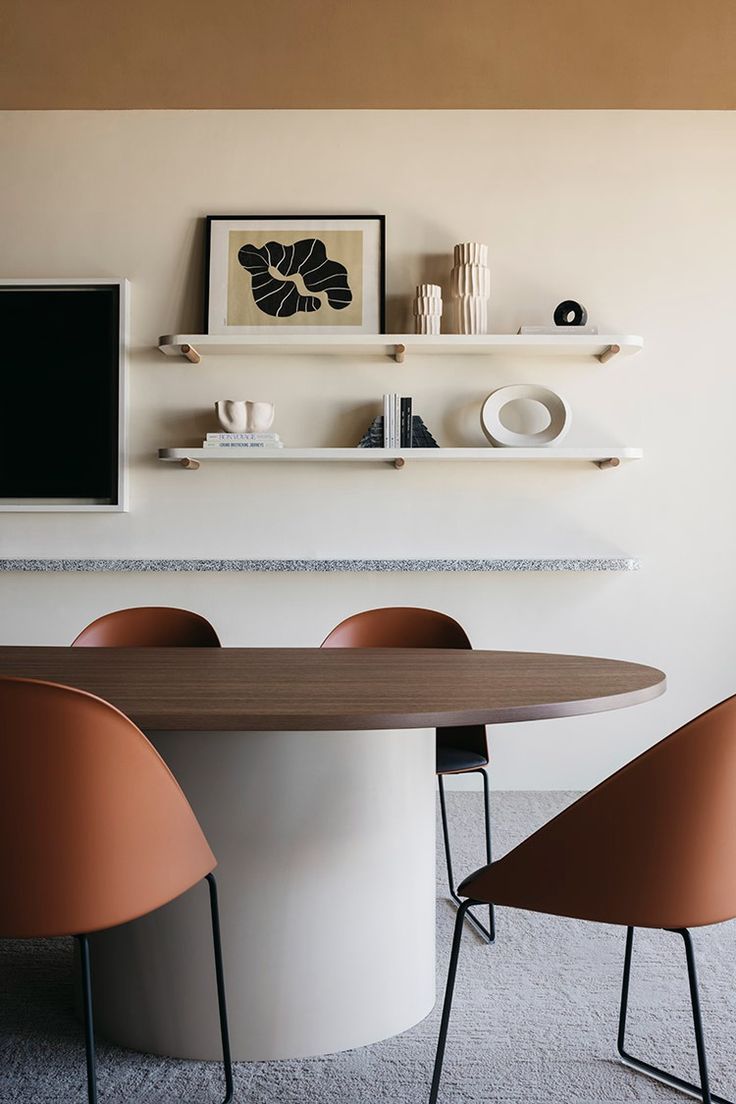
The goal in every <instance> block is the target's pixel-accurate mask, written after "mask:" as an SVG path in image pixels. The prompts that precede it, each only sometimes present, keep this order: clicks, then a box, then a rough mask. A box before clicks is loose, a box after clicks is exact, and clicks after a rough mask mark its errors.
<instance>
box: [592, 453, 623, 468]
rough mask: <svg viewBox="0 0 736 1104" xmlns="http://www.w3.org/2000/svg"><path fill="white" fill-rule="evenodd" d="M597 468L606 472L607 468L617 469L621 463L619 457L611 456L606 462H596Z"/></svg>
mask: <svg viewBox="0 0 736 1104" xmlns="http://www.w3.org/2000/svg"><path fill="white" fill-rule="evenodd" d="M595 463H596V467H598V468H600V469H601V471H604V470H605V469H606V468H617V467H618V466H619V464H620V463H621V460H620V458H619V457H618V456H609V457H607V458H606V459H605V460H596V462H595Z"/></svg>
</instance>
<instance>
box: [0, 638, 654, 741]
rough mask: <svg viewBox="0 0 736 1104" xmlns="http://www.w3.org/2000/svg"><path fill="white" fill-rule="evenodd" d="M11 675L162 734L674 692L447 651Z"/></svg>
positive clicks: (39, 667) (111, 660)
mask: <svg viewBox="0 0 736 1104" xmlns="http://www.w3.org/2000/svg"><path fill="white" fill-rule="evenodd" d="M0 675H6V676H7V675H12V676H20V677H24V678H35V679H47V680H49V681H51V682H60V683H64V684H66V685H67V686H74V687H77V688H79V689H82V690H87V691H89V692H90V693H92V694H97V695H99V697H101V698H104V699H105V700H106V701H109V702H112V704H113V705H116V706H117V707H118V708H119V709H121V710H122V711H123V712H124V713H126V714H127V715H128V716H129V717H131V719H132V720H134V721H135V722H136V724H138V725H139V726H140V727H141V728H147V729H149V730H152V731H155V730H159V731H175V730H177V729H179V730H182V731H208V730H209V731H236V730H243V731H249V730H250V731H259V730H260V731H301V730H305V731H310V730H311V731H315V730H319V729H324V730H330V729H333V730H334V729H381V728H433V727H436V726H443V725H446V726H452V725H467V724H498V723H502V722H509V721H533V720H542V719H544V718H548V717H568V716H574V715H575V714H583V713H597V712H601V711H603V710H607V709H620V708H622V707H624V706H628V705H636V704H638V703H640V702H645V701H649V700H650V699H651V698H656V697H657V696H658V695H660V694H662V693H664V690H665V687H666V680H665V675H664V674H663V672H662V671H658V670H657V669H656V668H655V667H646V666H642V665H641V664H638V663H627V662H624V661H621V660H614V659H598V658H595V657H592V656H571V655H556V654H548V653H540V652H488V651H475V650H473V651H466V650H446V649H440V648H334V649H332V648H330V649H320V648H44V647H40V648H38V647H7V646H6V647H0Z"/></svg>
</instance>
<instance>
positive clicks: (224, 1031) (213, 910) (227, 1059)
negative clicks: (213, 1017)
mask: <svg viewBox="0 0 736 1104" xmlns="http://www.w3.org/2000/svg"><path fill="white" fill-rule="evenodd" d="M207 885H208V886H209V891H210V914H211V917H212V946H213V949H214V953H215V977H216V979H217V1008H218V1011H219V1014H220V1036H221V1038H222V1064H223V1066H224V1069H225V1096H224V1097H223V1101H222V1104H230V1102H231V1101H232V1099H233V1091H234V1090H233V1062H232V1056H231V1054H230V1029H229V1027H228V1022H227V1002H226V1000H225V971H224V970H223V966H222V943H221V941H220V909H219V905H218V901H217V882H216V881H215V876H214V874H208V875H207ZM90 1104H92V1102H90Z"/></svg>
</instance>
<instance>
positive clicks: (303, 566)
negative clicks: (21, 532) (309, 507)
mask: <svg viewBox="0 0 736 1104" xmlns="http://www.w3.org/2000/svg"><path fill="white" fill-rule="evenodd" d="M640 567H641V562H640V561H639V560H637V559H628V558H613V559H600V558H599V559H547V560H470V559H468V560H439V559H438V560H71V559H70V560H33V559H17V560H0V571H47V572H54V571H62V572H103V571H140V572H143V571H203V572H229V571H232V572H238V571H240V572H258V571H270V572H286V571H296V572H340V571H342V572H347V571H355V572H359V571H360V572H365V571H416V572H433V571H435V572H439V571H451V572H452V571H454V572H463V571H464V572H471V571H473V572H490V571H638V570H639V568H640Z"/></svg>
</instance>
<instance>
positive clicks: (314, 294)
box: [238, 238, 353, 318]
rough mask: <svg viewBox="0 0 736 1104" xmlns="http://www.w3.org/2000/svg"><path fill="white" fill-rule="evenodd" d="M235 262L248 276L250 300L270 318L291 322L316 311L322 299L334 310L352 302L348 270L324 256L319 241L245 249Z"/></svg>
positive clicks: (269, 243)
mask: <svg viewBox="0 0 736 1104" xmlns="http://www.w3.org/2000/svg"><path fill="white" fill-rule="evenodd" d="M238 261H239V262H240V264H241V265H242V266H243V268H244V269H246V270H247V271H248V272H249V273H250V275H251V290H252V292H253V299H254V300H255V303H256V306H257V307H258V309H259V310H261V311H263V313H264V314H268V315H270V316H271V317H272V318H291V317H292V316H293V315H295V314H298V313H299V312H300V311H303V312H304V313H306V314H311V313H312V312H313V311H318V310H319V309H320V307H321V306H322V304H323V302H324V300H325V298H326V301H327V303H328V305H329V306H330V307H332V308H333V310H344V309H345V307H348V306H350V304H351V303H352V301H353V293H352V291H351V290H350V284H349V283H348V270H347V269H346V268H345V266H344V265H342V264H340V262H339V261H331V260H330V258H329V257H328V256H327V250H326V248H325V245H324V242H321V241H320V240H319V238H303V239H302V240H301V241H297V242H294V244H293V245H282V244H281V243H280V242H275V241H269V242H266V244H265V245H264V246H262V247H261V248H258V247H257V246H255V245H244V246H243V247H242V248H241V249H239V250H238Z"/></svg>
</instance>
